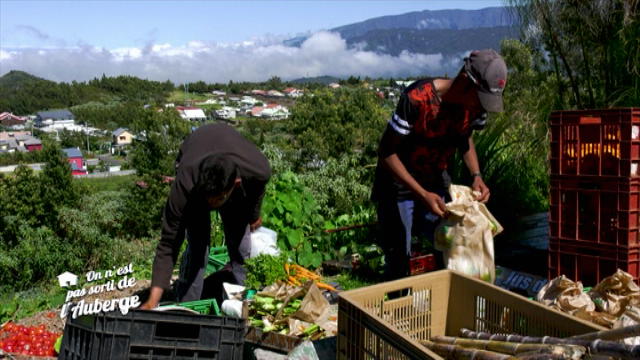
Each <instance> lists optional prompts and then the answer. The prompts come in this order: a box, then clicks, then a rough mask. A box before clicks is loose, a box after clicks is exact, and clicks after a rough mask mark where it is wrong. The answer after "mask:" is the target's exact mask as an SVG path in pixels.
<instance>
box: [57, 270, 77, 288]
mask: <svg viewBox="0 0 640 360" xmlns="http://www.w3.org/2000/svg"><path fill="white" fill-rule="evenodd" d="M58 282H59V283H60V287H68V286H75V285H76V284H78V275H75V274H72V273H70V272H68V271H65V272H63V273H62V274H60V275H58Z"/></svg>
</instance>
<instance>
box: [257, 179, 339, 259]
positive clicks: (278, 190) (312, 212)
mask: <svg viewBox="0 0 640 360" xmlns="http://www.w3.org/2000/svg"><path fill="white" fill-rule="evenodd" d="M319 210H320V209H319V207H318V204H317V203H316V201H315V200H314V199H313V196H312V195H311V193H310V192H309V190H308V189H306V188H305V187H304V186H303V185H302V184H301V183H300V180H299V179H298V177H297V176H296V175H295V174H294V173H292V172H285V173H283V174H279V175H277V176H274V177H273V178H272V179H271V181H270V182H269V185H268V186H267V191H266V194H265V197H264V202H263V205H262V213H263V216H264V225H265V226H266V227H269V228H271V229H273V230H274V231H276V232H277V233H278V247H279V248H280V249H281V250H283V251H285V252H286V253H287V254H288V255H289V256H290V257H291V258H292V259H293V260H294V261H295V262H297V263H298V264H300V265H302V266H311V267H318V266H320V264H321V263H322V261H323V260H326V259H330V258H332V255H333V253H334V251H333V249H332V247H331V244H330V243H329V242H328V237H327V236H323V233H322V229H323V224H324V220H323V218H322V216H321V215H320V212H319Z"/></svg>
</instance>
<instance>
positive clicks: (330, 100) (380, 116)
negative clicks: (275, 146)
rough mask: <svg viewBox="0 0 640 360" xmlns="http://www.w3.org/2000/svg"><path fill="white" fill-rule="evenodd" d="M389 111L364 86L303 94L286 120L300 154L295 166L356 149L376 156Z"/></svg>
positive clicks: (315, 162)
mask: <svg viewBox="0 0 640 360" xmlns="http://www.w3.org/2000/svg"><path fill="white" fill-rule="evenodd" d="M388 111H389V109H385V108H384V107H383V106H382V104H381V102H380V99H378V98H377V97H376V96H375V95H374V93H373V92H371V91H369V90H366V89H362V88H357V89H339V90H338V91H329V90H327V89H323V90H319V91H317V92H315V93H314V96H305V97H302V98H301V99H300V100H298V102H297V103H296V105H295V106H294V107H293V109H292V116H291V118H289V119H288V120H287V121H286V128H287V132H288V133H290V134H291V135H292V136H293V140H294V143H293V146H294V148H296V149H297V151H298V153H299V154H298V156H297V157H298V159H297V160H296V168H298V169H300V168H304V167H309V166H311V167H313V166H319V164H320V163H321V162H322V161H324V160H327V159H328V158H338V157H340V156H341V155H342V154H345V153H351V152H354V151H356V152H362V153H363V154H364V157H365V158H368V159H374V158H375V156H376V149H377V146H378V141H379V139H380V136H381V135H382V131H383V130H384V124H385V121H386V118H387V116H388ZM314 164H315V165H314Z"/></svg>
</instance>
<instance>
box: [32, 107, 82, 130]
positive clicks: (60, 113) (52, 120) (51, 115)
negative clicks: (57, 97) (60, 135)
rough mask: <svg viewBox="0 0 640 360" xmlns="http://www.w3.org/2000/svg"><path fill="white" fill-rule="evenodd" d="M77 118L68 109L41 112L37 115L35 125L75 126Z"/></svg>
mask: <svg viewBox="0 0 640 360" xmlns="http://www.w3.org/2000/svg"><path fill="white" fill-rule="evenodd" d="M75 119H76V118H75V116H73V114H72V113H71V111H69V110H67V109H60V110H51V111H40V112H38V113H37V114H36V120H35V125H36V126H37V127H45V126H54V125H55V126H59V127H62V126H70V125H74V124H75Z"/></svg>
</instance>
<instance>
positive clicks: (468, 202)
mask: <svg viewBox="0 0 640 360" xmlns="http://www.w3.org/2000/svg"><path fill="white" fill-rule="evenodd" d="M449 194H450V195H451V199H452V201H451V202H449V203H447V204H446V207H447V211H448V212H449V216H447V217H446V218H445V219H443V220H442V221H441V222H440V224H439V225H438V227H437V228H436V233H435V247H436V249H438V250H440V251H442V252H443V255H444V263H445V266H446V268H447V269H451V270H457V271H460V272H462V273H464V274H467V275H470V276H473V277H477V278H480V279H482V280H485V281H489V282H492V283H493V281H494V280H495V272H496V271H495V255H494V250H493V237H494V236H496V235H498V234H499V233H501V232H502V230H503V228H502V226H501V225H500V223H498V221H497V220H496V219H495V218H494V217H493V215H491V213H490V212H489V210H488V209H487V207H486V206H485V204H483V203H481V202H478V201H477V200H476V196H475V194H474V192H473V191H472V190H471V188H469V187H467V186H462V185H451V186H450V188H449Z"/></svg>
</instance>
